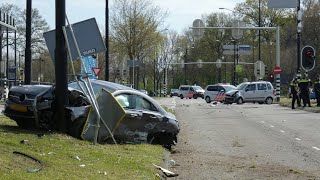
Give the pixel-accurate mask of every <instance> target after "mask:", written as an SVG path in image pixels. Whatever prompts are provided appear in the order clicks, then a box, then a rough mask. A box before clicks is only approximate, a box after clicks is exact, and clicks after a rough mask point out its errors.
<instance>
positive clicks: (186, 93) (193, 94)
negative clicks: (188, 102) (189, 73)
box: [179, 85, 204, 99]
mask: <svg viewBox="0 0 320 180" xmlns="http://www.w3.org/2000/svg"><path fill="white" fill-rule="evenodd" d="M203 95H204V90H203V89H202V88H201V87H200V86H190V85H180V86H179V97H180V98H181V99H183V98H189V99H191V98H194V99H197V98H198V97H202V98H204V96H203Z"/></svg>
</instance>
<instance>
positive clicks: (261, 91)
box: [256, 83, 269, 102]
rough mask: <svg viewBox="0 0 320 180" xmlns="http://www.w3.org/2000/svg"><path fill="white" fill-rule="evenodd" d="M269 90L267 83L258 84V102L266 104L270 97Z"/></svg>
mask: <svg viewBox="0 0 320 180" xmlns="http://www.w3.org/2000/svg"><path fill="white" fill-rule="evenodd" d="M268 94H269V93H268V89H267V84H266V83H257V92H256V96H257V97H256V99H257V101H261V102H264V101H265V100H266V99H267V97H268Z"/></svg>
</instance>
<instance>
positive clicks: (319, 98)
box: [313, 75, 320, 106]
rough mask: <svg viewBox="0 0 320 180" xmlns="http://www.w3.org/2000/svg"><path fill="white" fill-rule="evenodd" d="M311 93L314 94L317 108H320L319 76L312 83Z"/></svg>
mask: <svg viewBox="0 0 320 180" xmlns="http://www.w3.org/2000/svg"><path fill="white" fill-rule="evenodd" d="M313 91H314V92H315V94H316V99H317V106H320V75H318V77H317V80H316V82H315V83H314V87H313Z"/></svg>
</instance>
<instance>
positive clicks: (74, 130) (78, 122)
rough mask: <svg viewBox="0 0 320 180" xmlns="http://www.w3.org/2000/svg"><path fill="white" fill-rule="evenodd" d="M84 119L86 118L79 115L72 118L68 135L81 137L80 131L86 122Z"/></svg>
mask: <svg viewBox="0 0 320 180" xmlns="http://www.w3.org/2000/svg"><path fill="white" fill-rule="evenodd" d="M86 119H87V118H86V117H79V118H77V119H75V120H73V122H72V123H71V127H70V129H69V135H71V136H72V137H75V138H78V139H82V138H81V133H82V130H83V127H84V125H85V123H86Z"/></svg>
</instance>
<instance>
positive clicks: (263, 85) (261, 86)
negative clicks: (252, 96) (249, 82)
mask: <svg viewBox="0 0 320 180" xmlns="http://www.w3.org/2000/svg"><path fill="white" fill-rule="evenodd" d="M257 85H258V90H267V85H266V84H257Z"/></svg>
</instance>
